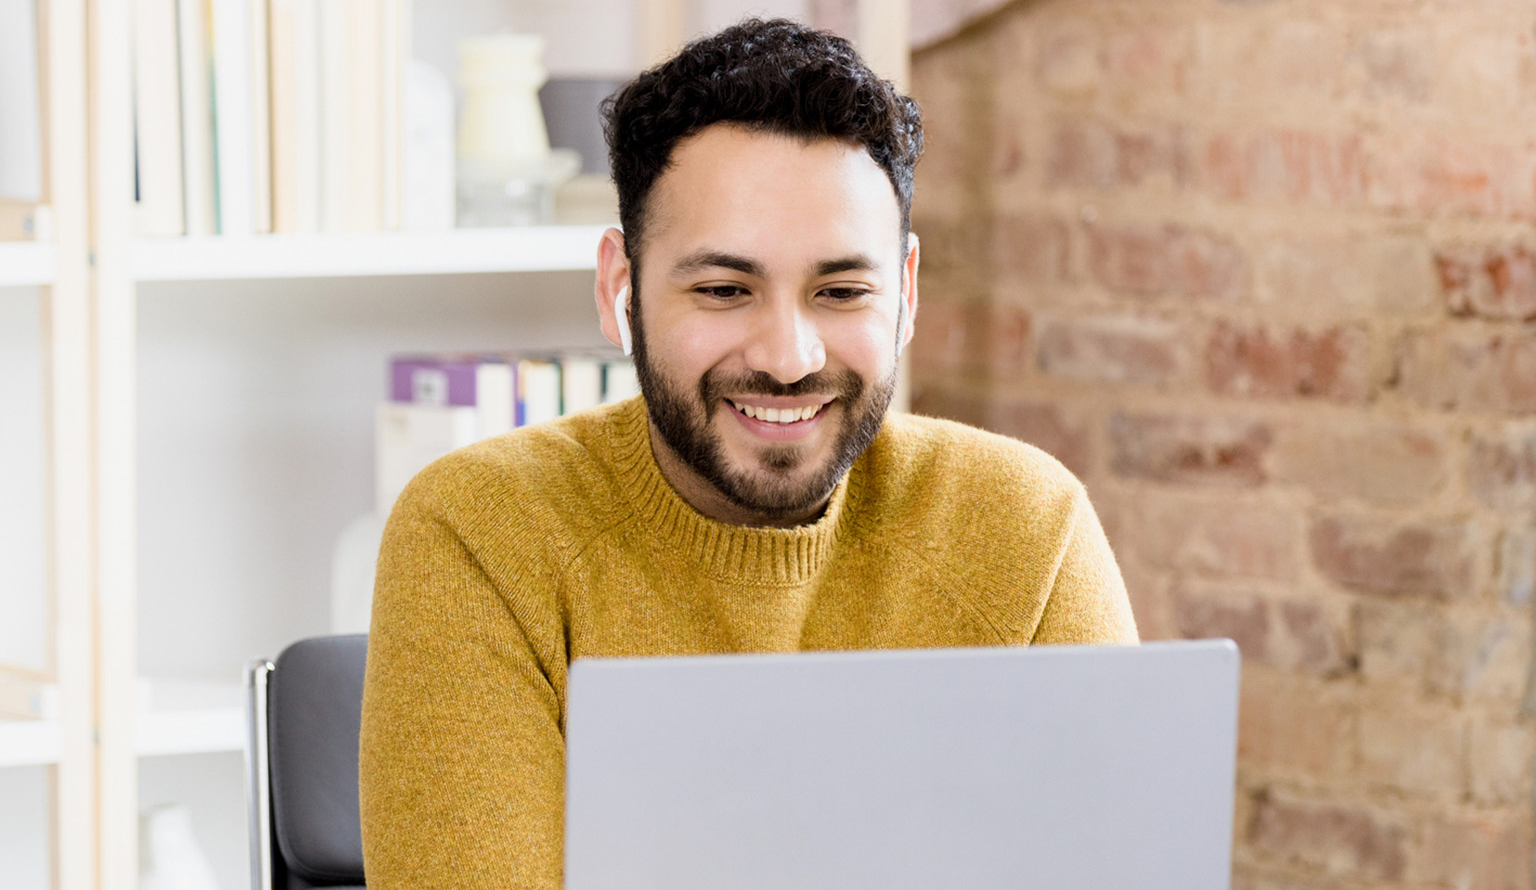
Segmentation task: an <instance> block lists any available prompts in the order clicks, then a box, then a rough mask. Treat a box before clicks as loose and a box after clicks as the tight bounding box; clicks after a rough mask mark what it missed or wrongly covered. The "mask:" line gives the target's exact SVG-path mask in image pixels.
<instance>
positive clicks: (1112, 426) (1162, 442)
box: [1109, 412, 1274, 488]
mask: <svg viewBox="0 0 1536 890" xmlns="http://www.w3.org/2000/svg"><path fill="white" fill-rule="evenodd" d="M1109 438H1110V443H1111V449H1112V461H1113V463H1112V466H1113V469H1114V471H1115V472H1116V473H1117V474H1119V475H1121V476H1129V477H1133V478H1141V479H1151V480H1154V481H1158V482H1174V483H1188V484H1198V485H1216V486H1226V487H1239V488H1251V487H1254V486H1257V485H1261V484H1263V482H1264V481H1265V480H1266V479H1267V478H1268V470H1267V469H1266V466H1265V465H1266V463H1267V458H1268V454H1269V451H1270V448H1271V445H1272V444H1273V442H1274V430H1273V429H1272V428H1271V427H1270V426H1269V425H1268V424H1266V423H1263V422H1260V421H1252V420H1239V419H1235V418H1228V417H1196V416H1180V415H1132V414H1124V413H1118V412H1117V413H1116V414H1114V415H1112V416H1111V417H1110V419H1109Z"/></svg>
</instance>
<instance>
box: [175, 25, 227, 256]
mask: <svg viewBox="0 0 1536 890" xmlns="http://www.w3.org/2000/svg"><path fill="white" fill-rule="evenodd" d="M176 19H177V39H178V44H179V47H178V50H179V51H178V55H179V56H180V58H181V65H180V69H181V109H180V110H181V159H182V192H183V196H184V202H183V213H184V215H185V220H184V221H185V223H186V226H185V228H186V233H187V234H188V235H212V234H214V233H215V232H217V231H218V218H217V215H216V210H215V206H216V205H215V194H216V185H215V183H214V178H213V88H212V81H211V79H210V77H209V68H210V65H211V64H212V55H211V49H210V45H209V42H208V0H177V2H176Z"/></svg>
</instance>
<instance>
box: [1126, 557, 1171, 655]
mask: <svg viewBox="0 0 1536 890" xmlns="http://www.w3.org/2000/svg"><path fill="white" fill-rule="evenodd" d="M1120 570H1121V573H1122V574H1123V575H1124V576H1125V589H1126V592H1127V593H1128V594H1129V595H1130V599H1131V613H1132V614H1133V615H1135V616H1136V632H1137V634H1138V635H1139V636H1140V637H1141V639H1142V641H1143V642H1148V641H1151V640H1176V639H1179V633H1178V630H1177V629H1176V628H1175V626H1174V621H1173V608H1172V604H1171V602H1170V600H1171V599H1172V597H1170V596H1169V594H1168V583H1167V580H1166V579H1165V578H1162V577H1159V576H1157V575H1154V574H1152V573H1149V572H1147V571H1145V570H1144V569H1142V567H1141V566H1140V564H1138V563H1137V562H1135V561H1131V560H1125V561H1122V562H1121V563H1120Z"/></svg>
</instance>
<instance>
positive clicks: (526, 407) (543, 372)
mask: <svg viewBox="0 0 1536 890" xmlns="http://www.w3.org/2000/svg"><path fill="white" fill-rule="evenodd" d="M517 402H518V420H519V424H518V425H519V426H532V425H533V424H536V423H544V422H546V421H550V420H554V419H556V418H558V417H559V416H560V366H559V365H558V364H556V363H554V362H552V361H549V360H547V359H531V358H529V359H522V360H520V361H518V363H517Z"/></svg>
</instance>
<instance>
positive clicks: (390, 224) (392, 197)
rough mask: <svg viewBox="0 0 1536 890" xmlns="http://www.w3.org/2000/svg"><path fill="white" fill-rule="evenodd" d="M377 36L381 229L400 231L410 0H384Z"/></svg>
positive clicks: (402, 207)
mask: <svg viewBox="0 0 1536 890" xmlns="http://www.w3.org/2000/svg"><path fill="white" fill-rule="evenodd" d="M383 12H384V18H383V23H382V31H381V35H380V38H381V40H380V46H381V48H382V53H383V55H382V57H381V73H380V77H379V82H380V83H381V84H382V86H383V90H382V92H383V95H382V97H381V98H382V103H381V108H380V115H381V116H380V119H379V132H380V140H381V142H380V147H381V149H382V153H381V157H380V179H381V185H380V188H381V193H380V199H379V205H380V212H381V219H380V224H381V225H382V227H383V228H384V229H386V230H389V231H397V230H399V229H401V228H403V223H404V214H405V206H404V205H405V201H404V191H405V91H406V66H407V64H408V63H409V62H410V59H411V3H410V0H384V2H383Z"/></svg>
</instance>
